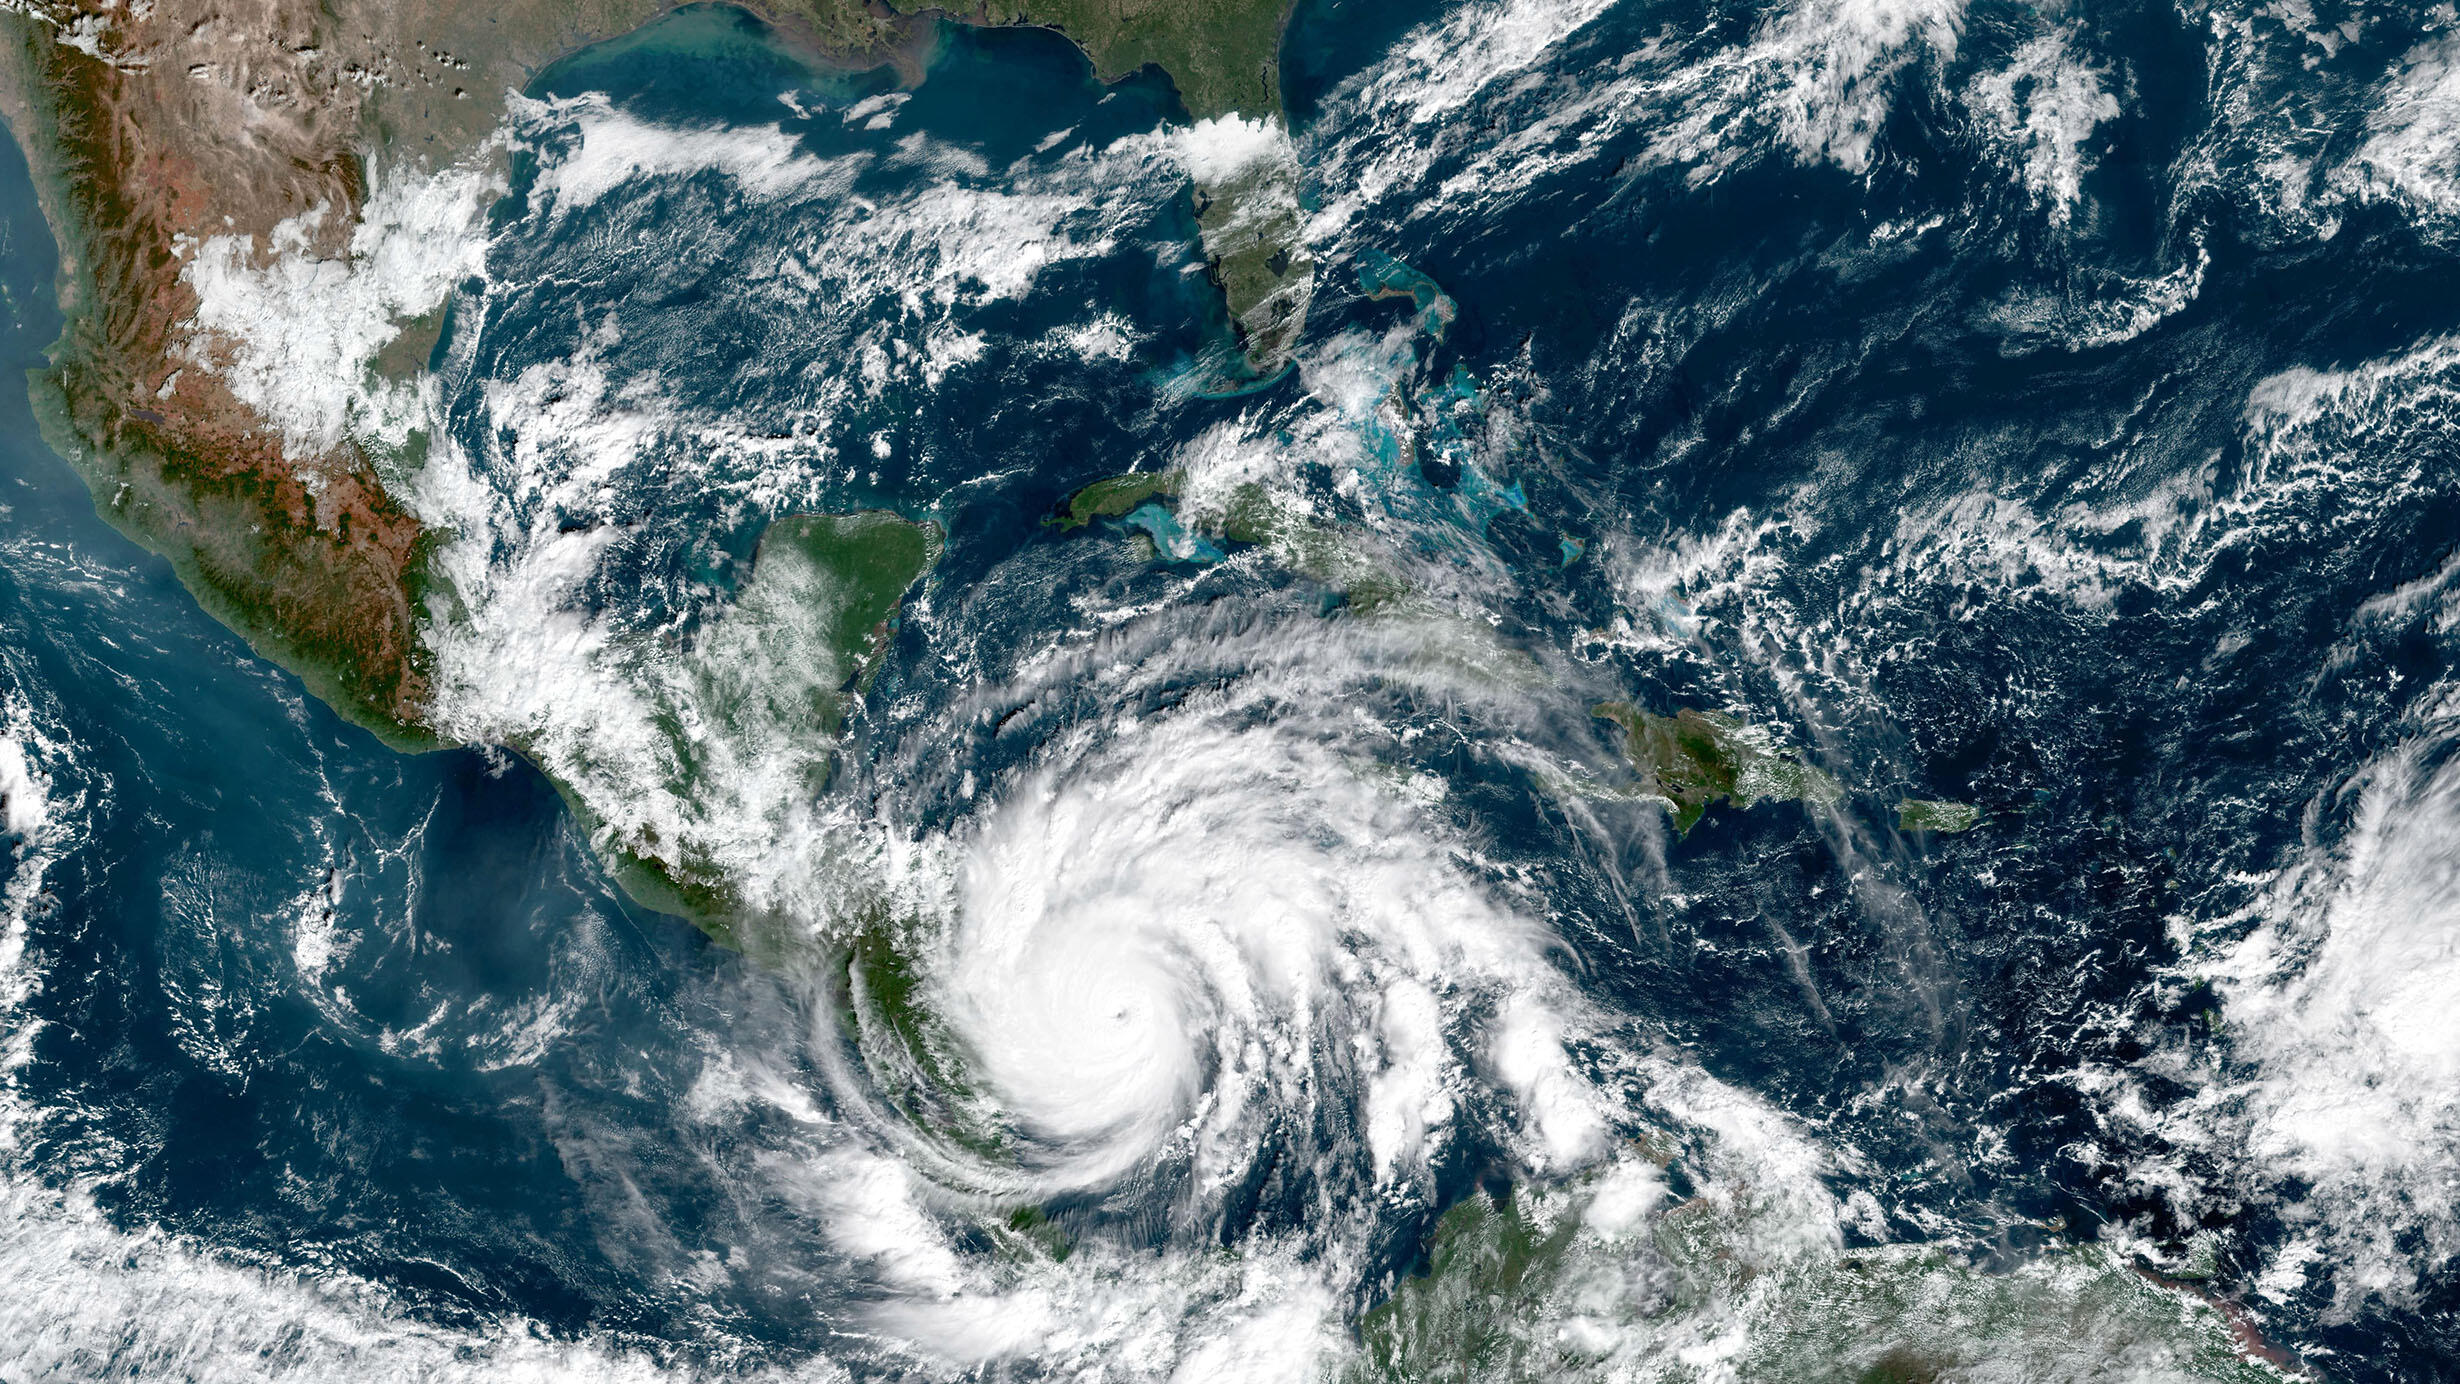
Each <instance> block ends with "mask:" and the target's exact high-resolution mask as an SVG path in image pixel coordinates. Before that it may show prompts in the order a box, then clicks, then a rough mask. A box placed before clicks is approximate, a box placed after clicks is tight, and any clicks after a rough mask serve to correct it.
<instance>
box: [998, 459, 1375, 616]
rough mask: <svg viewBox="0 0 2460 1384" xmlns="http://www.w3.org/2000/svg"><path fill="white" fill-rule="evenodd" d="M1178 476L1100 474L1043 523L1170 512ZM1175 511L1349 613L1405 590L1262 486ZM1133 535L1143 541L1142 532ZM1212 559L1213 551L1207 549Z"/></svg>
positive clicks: (1181, 480) (1191, 525)
mask: <svg viewBox="0 0 2460 1384" xmlns="http://www.w3.org/2000/svg"><path fill="white" fill-rule="evenodd" d="M1185 484H1186V478H1185V477H1184V476H1182V475H1181V474H1180V473H1179V472H1177V471H1175V470H1174V471H1132V472H1129V473H1127V474H1125V475H1118V476H1106V477H1104V478H1103V479H1101V480H1098V481H1095V482H1094V483H1093V484H1091V485H1088V486H1086V487H1084V488H1083V489H1081V490H1078V491H1077V492H1076V493H1074V494H1072V495H1070V496H1069V497H1068V498H1067V500H1066V501H1065V502H1064V503H1063V504H1062V505H1061V506H1060V507H1059V510H1058V512H1057V513H1055V514H1053V515H1052V516H1051V517H1050V518H1049V519H1047V520H1045V521H1044V522H1046V523H1048V524H1049V525H1050V526H1051V527H1053V528H1055V529H1058V530H1059V531H1060V532H1062V533H1074V532H1076V531H1078V530H1080V529H1083V528H1085V527H1087V526H1088V525H1090V524H1091V523H1092V522H1093V521H1094V520H1096V519H1121V518H1125V517H1126V516H1128V515H1131V514H1134V513H1135V512H1136V511H1137V510H1139V509H1142V508H1143V507H1144V506H1145V505H1146V504H1148V503H1163V502H1168V505H1167V507H1170V508H1172V509H1173V512H1174V516H1176V511H1177V509H1179V508H1183V506H1178V505H1177V503H1176V502H1177V501H1178V499H1179V496H1180V493H1181V491H1182V490H1183V489H1184V488H1185ZM1176 517H1183V518H1184V521H1185V523H1186V526H1187V529H1188V531H1189V532H1190V533H1193V534H1198V535H1201V536H1203V537H1205V538H1208V539H1213V540H1217V541H1219V542H1222V543H1228V544H1232V545H1235V546H1238V547H1248V548H1261V549H1263V550H1264V551H1265V552H1267V553H1269V554H1271V555H1272V558H1273V560H1274V561H1276V562H1278V563H1279V564H1281V566H1283V567H1284V568H1286V569H1288V570H1289V571H1290V572H1291V573H1293V574H1294V575H1297V576H1299V577H1303V578H1305V579H1306V580H1308V581H1310V582H1313V583H1315V584H1316V585H1318V586H1321V587H1324V588H1326V589H1327V590H1329V591H1333V592H1337V593H1339V594H1340V596H1341V598H1342V601H1343V603H1344V604H1345V605H1346V607H1347V608H1348V609H1349V610H1350V611H1351V612H1352V613H1354V614H1360V615H1365V614H1370V613H1372V612H1374V611H1376V610H1379V609H1382V608H1384V607H1385V606H1388V605H1390V604H1391V603H1393V602H1394V601H1397V600H1399V599H1401V598H1402V597H1403V596H1406V595H1407V594H1409V585H1408V583H1406V582H1404V581H1403V580H1402V579H1401V578H1400V577H1399V576H1398V575H1396V574H1395V573H1393V572H1391V571H1389V570H1387V569H1386V568H1384V567H1383V566H1382V565H1380V564H1378V563H1376V562H1375V561H1373V560H1372V559H1370V558H1368V557H1367V556H1366V555H1364V554H1363V553H1361V552H1359V551H1358V548H1357V545H1355V544H1353V543H1351V542H1350V541H1349V540H1347V539H1345V538H1344V537H1343V536H1342V535H1341V533H1340V531H1339V530H1338V529H1335V528H1333V527H1332V526H1331V525H1328V524H1324V523H1320V522H1318V521H1317V520H1315V519H1313V518H1310V517H1308V516H1307V515H1304V514H1301V513H1297V512H1295V511H1293V510H1292V509H1291V508H1290V507H1289V506H1287V505H1284V504H1281V503H1280V502H1278V501H1276V500H1275V499H1274V498H1273V496H1272V494H1271V492H1270V491H1267V490H1266V489H1265V488H1264V487H1263V486H1262V485H1259V484H1257V483H1255V482H1253V481H1249V482H1246V483H1243V484H1241V485H1238V486H1236V487H1233V488H1232V490H1231V491H1230V494H1229V496H1228V498H1227V499H1226V500H1223V501H1222V502H1220V503H1219V504H1218V505H1217V506H1215V507H1208V508H1204V509H1199V510H1195V511H1193V512H1190V513H1187V514H1185V515H1184V516H1176ZM1137 538H1138V541H1139V542H1144V541H1147V540H1146V538H1145V536H1144V535H1142V534H1139V535H1137ZM1210 556H1211V557H1213V558H1219V557H1220V556H1221V554H1220V553H1219V552H1213V553H1211V554H1210Z"/></svg>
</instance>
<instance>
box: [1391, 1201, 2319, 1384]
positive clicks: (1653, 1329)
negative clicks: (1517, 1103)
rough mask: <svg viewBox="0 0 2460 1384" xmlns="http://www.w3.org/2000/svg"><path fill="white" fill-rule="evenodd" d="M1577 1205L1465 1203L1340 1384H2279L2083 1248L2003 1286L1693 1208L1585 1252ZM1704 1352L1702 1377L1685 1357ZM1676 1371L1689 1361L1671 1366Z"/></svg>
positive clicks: (2219, 1319) (2151, 1287) (2179, 1307)
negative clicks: (2037, 1383) (1712, 1381)
mask: <svg viewBox="0 0 2460 1384" xmlns="http://www.w3.org/2000/svg"><path fill="white" fill-rule="evenodd" d="M1584 1194H1585V1193H1584V1189H1582V1188H1580V1187H1578V1186H1574V1187H1572V1188H1568V1189H1563V1190H1560V1191H1556V1192H1552V1193H1549V1192H1546V1191H1543V1190H1536V1189H1524V1190H1523V1191H1520V1192H1516V1193H1514V1194H1512V1195H1510V1196H1507V1197H1504V1198H1502V1199H1497V1198H1493V1197H1489V1196H1487V1195H1486V1194H1485V1193H1482V1192H1481V1193H1476V1194H1473V1195H1471V1196H1470V1197H1469V1198H1468V1199H1467V1200H1464V1201H1462V1202H1460V1203H1458V1204H1456V1205H1455V1206H1453V1207H1452V1209H1450V1210H1449V1211H1447V1212H1445V1213H1444V1215H1443V1217H1442V1218H1441V1220H1440V1221H1438V1223H1437V1225H1436V1228H1435V1232H1434V1235H1433V1237H1432V1240H1431V1243H1430V1246H1429V1253H1428V1257H1427V1260H1426V1262H1425V1263H1424V1265H1423V1266H1422V1267H1421V1268H1420V1269H1419V1270H1418V1272H1417V1273H1415V1274H1413V1275H1411V1276H1409V1277H1407V1278H1404V1279H1402V1280H1401V1281H1400V1283H1398V1284H1397V1285H1395V1287H1394V1290H1393V1293H1392V1296H1391V1297H1390V1298H1389V1299H1387V1300H1386V1301H1385V1302H1384V1303H1383V1304H1381V1305H1380V1306H1378V1307H1376V1308H1374V1309H1372V1310H1371V1311H1369V1312H1368V1313H1367V1314H1366V1315H1365V1316H1364V1317H1363V1318H1362V1319H1361V1320H1360V1322H1359V1337H1360V1341H1361V1344H1362V1345H1363V1346H1364V1350H1363V1351H1362V1352H1361V1356H1360V1359H1359V1361H1358V1363H1357V1365H1356V1366H1355V1367H1353V1368H1352V1369H1351V1370H1350V1371H1349V1372H1348V1384H1404V1381H1406V1382H1407V1384H1450V1382H1451V1381H1460V1382H1461V1384H1467V1381H1471V1380H1509V1381H1530V1384H1536V1382H1537V1381H1549V1382H1550V1384H1551V1382H1552V1381H1565V1380H1580V1379H1608V1378H1612V1379H1645V1380H1654V1381H1663V1384H1685V1382H1686V1381H1697V1380H1701V1379H1705V1378H1711V1377H1722V1376H1724V1375H1725V1374H1726V1373H1727V1372H1729V1371H1732V1372H1735V1373H1736V1374H1737V1376H1738V1377H1740V1378H1743V1379H1749V1380H1755V1381H1765V1382H1766V1384H1935V1381H1944V1380H1950V1379H1960V1378H1966V1377H1969V1375H1970V1372H1972V1371H1974V1370H1976V1369H1977V1368H1979V1369H1988V1370H1990V1371H1992V1377H2006V1378H2024V1379H2037V1380H2060V1381H2083V1380H2098V1379H2111V1378H2120V1377H2130V1376H2134V1375H2137V1374H2139V1373H2141V1372H2142V1371H2143V1370H2144V1369H2145V1368H2146V1367H2147V1364H2148V1362H2153V1361H2158V1362H2160V1364H2159V1372H2160V1373H2162V1374H2163V1375H2164V1376H2165V1377H2172V1378H2181V1379H2197V1380H2211V1381H2220V1382H2221V1384H2280V1381H2282V1380H2284V1379H2286V1378H2289V1377H2290V1376H2288V1375H2286V1374H2284V1373H2283V1372H2281V1371H2279V1370H2275V1369H2272V1368H2269V1367H2267V1366H2266V1365H2264V1364H2263V1363H2261V1362H2259V1361H2257V1360H2253V1359H2249V1358H2247V1357H2246V1356H2245V1355H2242V1354H2241V1353H2240V1347H2239V1342H2238V1341H2237V1339H2236V1337H2235V1334H2234V1331H2233V1324H2232V1323H2231V1321H2230V1319H2229V1318H2228V1317H2227V1316H2226V1315H2224V1313H2223V1312H2222V1311H2220V1310H2218V1309H2216V1308H2214V1307H2213V1306H2211V1305H2209V1304H2207V1303H2206V1302H2204V1301H2203V1300H2201V1299H2199V1298H2197V1297H2195V1296H2194V1295H2193V1294H2191V1293H2187V1292H2181V1291H2178V1290H2175V1289H2172V1288H2167V1287H2164V1286H2162V1285H2161V1284H2159V1283H2157V1282H2155V1281H2154V1280H2152V1279H2151V1278H2149V1277H2147V1276H2145V1275H2144V1274H2141V1273H2138V1272H2137V1271H2136V1270H2135V1268H2134V1266H2133V1265H2131V1264H2130V1263H2128V1262H2127V1261H2126V1260H2125V1259H2124V1258H2123V1257H2122V1256H2120V1255H2118V1254H2116V1253H2114V1252H2112V1251H2110V1250H2107V1249H2105V1248H2103V1247H2101V1246H2099V1245H2090V1244H2086V1245H2075V1246H2069V1247H2065V1248H2060V1249H2054V1250H2052V1251H2050V1252H2049V1253H2047V1254H2045V1255H2043V1256H2042V1257H2040V1258H2039V1259H2037V1260H2035V1261H2033V1262H2031V1263H2028V1264H2026V1265H2024V1266H2022V1267H2020V1268H2018V1269H2016V1270H2015V1271H2013V1272H1992V1271H1988V1270H1985V1269H1981V1268H1976V1267H1974V1266H1972V1265H1969V1264H1967V1263H1965V1262H1963V1261H1961V1260H1958V1259H1956V1258H1954V1257H1952V1256H1951V1255H1949V1254H1947V1253H1944V1252H1942V1251H1940V1250H1938V1249H1936V1248H1933V1247H1928V1246H1909V1245H1900V1246H1887V1247H1883V1248H1875V1249H1866V1250H1851V1251H1836V1250H1827V1249H1823V1248H1820V1247H1818V1246H1817V1245H1815V1244H1806V1243H1804V1242H1803V1241H1801V1240H1800V1239H1799V1238H1798V1237H1797V1236H1795V1235H1791V1234H1788V1233H1786V1232H1787V1231H1788V1230H1790V1229H1792V1228H1791V1227H1785V1226H1781V1225H1773V1224H1768V1223H1766V1222H1765V1221H1764V1219H1763V1217H1764V1213H1763V1212H1762V1211H1760V1210H1758V1209H1756V1208H1754V1207H1753V1206H1752V1205H1751V1203H1750V1201H1749V1199H1748V1197H1747V1195H1746V1197H1745V1198H1744V1199H1743V1200H1742V1201H1739V1202H1734V1203H1727V1202H1724V1201H1723V1200H1721V1199H1718V1198H1710V1197H1702V1198H1695V1199H1694V1200H1692V1201H1689V1202H1685V1203H1682V1204H1678V1205H1676V1206H1673V1207H1671V1208H1669V1209H1668V1210H1666V1211H1664V1212H1663V1213H1661V1214H1657V1215H1655V1216H1653V1217H1651V1218H1650V1219H1649V1221H1648V1222H1647V1224H1646V1225H1645V1227H1639V1228H1635V1229H1634V1230H1632V1231H1629V1232H1626V1233H1624V1234H1621V1235H1616V1236H1599V1235H1597V1234H1595V1233H1593V1232H1591V1231H1589V1230H1587V1229H1586V1228H1584V1227H1583V1225H1582V1205H1581V1200H1582V1197H1583V1196H1584ZM1711 1342H1713V1343H1714V1348H1713V1350H1712V1351H1710V1352H1709V1353H1708V1354H1707V1358H1705V1359H1702V1358H1700V1356H1699V1355H1697V1354H1694V1352H1698V1351H1700V1350H1702V1349H1703V1348H1705V1347H1708V1346H1710V1343H1711ZM1686 1354H1694V1358H1692V1359H1686V1358H1685V1356H1686Z"/></svg>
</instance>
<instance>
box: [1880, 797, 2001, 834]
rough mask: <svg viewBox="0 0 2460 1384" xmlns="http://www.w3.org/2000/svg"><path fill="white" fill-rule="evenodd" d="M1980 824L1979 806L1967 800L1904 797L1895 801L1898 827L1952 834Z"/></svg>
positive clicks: (1899, 828)
mask: <svg viewBox="0 0 2460 1384" xmlns="http://www.w3.org/2000/svg"><path fill="white" fill-rule="evenodd" d="M1981 824H1982V810H1981V809H1980V808H1978V807H1975V806H1974V805H1973V804H1971V803H1956V802H1945V801H1941V800H1937V799H1930V798H1907V799H1905V800H1904V801H1903V802H1900V803H1898V804H1897V805H1896V829H1897V830H1898V831H1929V832H1937V833H1939V834H1940V835H1943V836H1952V835H1954V834H1956V833H1957V832H1960V831H1971V830H1973V829H1974V828H1975V827H1977V826H1980V825H1981Z"/></svg>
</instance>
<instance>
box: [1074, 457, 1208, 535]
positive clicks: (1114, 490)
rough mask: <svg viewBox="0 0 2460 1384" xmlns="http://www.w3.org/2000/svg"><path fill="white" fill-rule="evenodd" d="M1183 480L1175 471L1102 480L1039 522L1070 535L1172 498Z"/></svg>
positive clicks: (1133, 472) (1134, 472) (1146, 472)
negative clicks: (1159, 499) (1099, 521)
mask: <svg viewBox="0 0 2460 1384" xmlns="http://www.w3.org/2000/svg"><path fill="white" fill-rule="evenodd" d="M1185 480H1186V477H1185V476H1183V475H1181V474H1180V473H1179V472H1178V471H1175V470H1172V471H1131V472H1129V473H1128V474H1126V475H1124V476H1109V477H1105V478H1104V479H1102V480H1098V481H1095V482H1094V483H1093V484H1091V485H1089V486H1086V487H1085V488H1084V489H1082V490H1079V491H1077V492H1076V493H1075V494H1073V495H1070V496H1069V497H1068V502H1067V506H1066V507H1065V508H1064V509H1063V510H1062V511H1061V512H1060V513H1058V514H1055V515H1053V516H1051V517H1050V518H1049V519H1046V520H1044V521H1043V522H1044V523H1046V524H1049V525H1050V526H1052V527H1053V528H1056V529H1058V530H1059V531H1060V532H1061V533H1071V532H1074V531H1075V530H1077V529H1081V528H1083V527H1085V526H1086V525H1087V524H1090V523H1092V522H1093V521H1094V520H1096V519H1116V518H1118V517H1120V516H1121V515H1123V514H1126V513H1128V512H1130V511H1132V510H1134V509H1135V508H1136V507H1137V506H1139V505H1141V504H1143V503H1144V502H1145V501H1147V500H1150V499H1153V498H1155V497H1157V496H1159V497H1162V498H1170V497H1175V496H1176V495H1177V494H1178V493H1179V487H1180V486H1181V485H1182V484H1183V483H1184V482H1185Z"/></svg>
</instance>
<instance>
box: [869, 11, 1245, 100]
mask: <svg viewBox="0 0 2460 1384" xmlns="http://www.w3.org/2000/svg"><path fill="white" fill-rule="evenodd" d="M893 3H894V4H895V5H896V7H897V8H898V9H899V10H902V11H905V12H908V13H914V12H918V11H921V10H925V9H930V8H933V6H931V5H929V4H926V3H924V2H923V0H893ZM952 13H954V14H956V15H957V16H958V17H960V18H962V19H965V20H967V21H969V22H972V23H987V24H1032V25H1038V26H1041V27H1044V28H1050V29H1056V30H1058V31H1059V32H1061V33H1063V34H1066V35H1067V36H1068V37H1069V38H1070V39H1072V40H1074V41H1075V43H1076V45H1077V46H1078V47H1080V48H1082V49H1084V50H1085V53H1086V55H1087V56H1088V57H1091V58H1092V59H1093V66H1094V70H1095V71H1096V72H1097V73H1098V74H1099V75H1100V76H1101V77H1102V79H1103V80H1104V81H1115V80H1117V79H1118V78H1120V77H1124V76H1126V75H1127V74H1128V73H1130V72H1133V71H1135V70H1136V69H1137V68H1140V67H1143V66H1146V65H1147V64H1150V65H1152V66H1154V67H1158V68H1160V69H1161V70H1162V71H1163V72H1164V73H1166V74H1168V75H1169V77H1170V80H1171V83H1172V85H1174V86H1176V87H1177V88H1178V91H1179V99H1180V100H1181V101H1182V102H1184V103H1185V104H1186V106H1187V111H1188V114H1190V115H1192V116H1194V117H1195V118H1196V119H1198V120H1202V119H1204V118H1205V117H1207V116H1213V115H1223V114H1228V113H1230V112H1234V111H1235V112H1240V113H1243V114H1247V115H1278V114H1279V113H1280V112H1281V79H1280V75H1279V74H1280V63H1279V62H1278V61H1277V56H1278V54H1279V52H1280V49H1281V30H1282V26H1283V24H1284V23H1285V22H1286V21H1287V20H1288V18H1289V14H1290V0H984V3H983V4H981V5H980V6H979V7H977V8H974V9H971V10H966V9H952Z"/></svg>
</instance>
